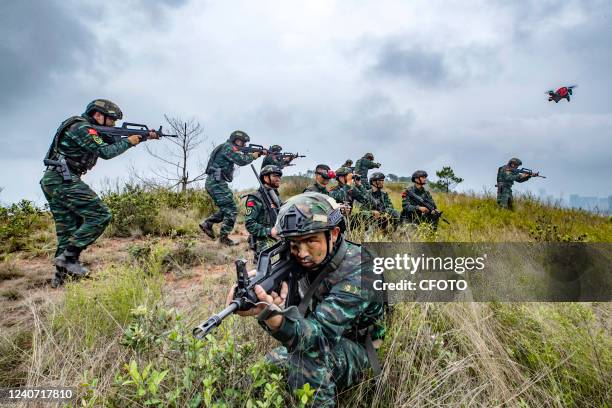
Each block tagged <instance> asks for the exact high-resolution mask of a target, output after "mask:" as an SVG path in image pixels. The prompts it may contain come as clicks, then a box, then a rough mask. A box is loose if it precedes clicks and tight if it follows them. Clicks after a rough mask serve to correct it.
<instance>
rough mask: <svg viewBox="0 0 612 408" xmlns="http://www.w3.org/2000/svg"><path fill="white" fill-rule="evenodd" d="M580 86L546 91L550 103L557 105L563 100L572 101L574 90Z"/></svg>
mask: <svg viewBox="0 0 612 408" xmlns="http://www.w3.org/2000/svg"><path fill="white" fill-rule="evenodd" d="M577 86H578V85H570V86H562V87H561V88H559V89H557V90H556V91H553V90H552V89H551V90H549V91H546V93H547V94H548V102H550V101H555V103H559V101H560V100H561V99H567V101H568V102H569V101H570V95H572V89H574V88H576V87H577Z"/></svg>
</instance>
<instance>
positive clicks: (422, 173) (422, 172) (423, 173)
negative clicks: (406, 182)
mask: <svg viewBox="0 0 612 408" xmlns="http://www.w3.org/2000/svg"><path fill="white" fill-rule="evenodd" d="M419 177H427V172H426V171H425V170H417V171H415V172H414V173H412V177H411V180H412V182H413V183H414V181H415V180H416V179H417V178H419Z"/></svg>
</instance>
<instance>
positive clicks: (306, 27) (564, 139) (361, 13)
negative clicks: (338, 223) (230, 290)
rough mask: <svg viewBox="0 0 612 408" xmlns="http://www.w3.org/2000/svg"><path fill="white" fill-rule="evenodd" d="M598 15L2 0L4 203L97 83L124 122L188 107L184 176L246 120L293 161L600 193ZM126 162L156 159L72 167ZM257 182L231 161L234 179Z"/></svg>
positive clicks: (21, 189) (602, 16)
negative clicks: (370, 158)
mask: <svg viewBox="0 0 612 408" xmlns="http://www.w3.org/2000/svg"><path fill="white" fill-rule="evenodd" d="M153 4H154V5H153ZM611 11H612V2H610V1H607V0H602V1H563V2H559V1H543V0H534V1H523V2H520V1H519V2H506V1H469V2H466V1H430V0H428V1H410V2H407V1H376V2H374V1H369V2H366V1H312V0H311V1H304V2H295V1H277V2H274V1H257V2H254V1H216V2H209V1H195V0H192V1H188V0H184V1H180V0H174V1H172V0H166V1H157V2H153V1H145V0H131V1H125V0H124V1H113V0H106V1H104V2H99V1H78V2H76V1H66V0H62V1H60V0H44V1H43V0H39V1H34V0H9V1H3V2H1V3H0V38H2V40H1V41H0V60H1V61H2V62H1V64H0V91H1V92H0V123H1V124H2V131H1V132H0V163H1V167H0V187H3V188H4V190H3V191H2V192H1V193H0V201H1V202H4V203H7V202H13V201H16V200H19V199H21V198H28V199H33V200H36V201H38V202H44V198H43V196H42V192H41V191H40V187H39V185H38V181H39V179H40V177H41V175H42V171H43V165H42V158H43V156H44V155H45V153H46V150H47V148H48V146H49V144H50V142H51V138H52V136H53V134H54V132H55V129H56V128H57V126H58V125H59V123H60V122H61V121H62V120H64V119H66V118H67V117H69V116H72V115H75V114H77V115H78V114H81V113H82V112H83V110H84V107H85V106H86V104H87V103H88V102H90V101H91V100H92V99H95V98H98V97H100V98H108V99H111V100H113V101H115V102H116V103H118V104H119V106H120V107H121V108H122V110H123V112H124V118H125V119H126V120H128V121H130V122H141V123H147V124H149V125H150V126H158V125H159V124H163V115H164V114H169V115H171V116H175V115H178V116H182V117H185V118H191V117H193V118H196V119H197V120H198V121H199V122H200V123H201V124H202V125H203V127H204V129H205V134H206V136H207V137H208V142H206V143H205V144H203V145H202V146H201V148H200V149H199V150H198V152H196V154H195V155H194V158H193V164H192V165H193V170H192V174H193V173H195V172H197V166H198V159H199V161H201V162H205V161H206V153H207V151H209V150H210V145H211V143H215V144H217V143H220V142H222V141H224V140H225V139H227V137H228V135H229V133H230V132H231V131H233V130H235V129H242V130H244V131H246V132H247V133H248V134H249V135H250V136H251V141H252V142H254V143H258V144H262V145H270V144H274V143H278V144H281V145H282V146H283V147H284V150H286V151H294V152H295V151H297V152H299V153H302V154H306V155H307V156H308V157H307V158H306V159H300V160H297V161H296V162H295V163H297V166H295V167H291V168H290V170H289V171H288V173H289V174H291V173H296V172H298V171H305V170H308V169H310V168H312V167H313V166H314V165H315V164H316V163H319V162H321V163H328V164H330V165H331V166H332V167H334V168H335V167H337V166H339V165H340V164H341V163H343V162H344V160H346V159H347V158H352V159H353V160H356V159H358V158H359V157H361V156H362V155H363V154H364V153H365V152H372V153H374V155H375V157H376V160H377V161H380V162H381V163H382V164H383V166H382V167H381V171H383V172H385V173H395V174H398V175H410V174H411V173H412V172H413V171H414V170H416V169H425V170H427V171H428V172H429V173H430V174H433V173H434V172H435V170H437V169H440V168H441V167H442V166H444V165H450V166H452V168H453V169H455V172H456V173H457V174H458V175H459V176H461V177H463V178H464V179H465V181H464V183H462V185H461V186H460V188H459V190H469V189H471V190H475V191H479V192H482V191H483V188H488V189H490V190H492V189H493V185H494V184H495V175H496V171H497V167H498V166H500V165H502V164H504V163H505V162H506V161H507V160H508V159H509V158H510V157H513V156H517V157H520V158H521V159H522V160H523V164H524V166H525V167H528V168H533V169H536V170H540V171H541V172H542V173H543V174H544V175H546V176H548V178H547V179H535V180H533V181H530V182H528V183H525V184H522V185H520V186H518V187H517V190H518V191H524V190H525V189H527V188H528V189H531V190H532V191H537V190H538V189H540V188H545V189H546V191H547V193H549V194H555V195H558V194H559V193H560V192H564V193H565V195H566V196H567V195H568V194H570V193H578V194H582V195H599V196H607V195H609V194H612V178H611V177H610V176H611V175H612V174H611V173H612V172H611V170H612V160H611V157H612V155H611V153H610V152H612V104H611V103H610V91H611V90H612V80H611V79H610V72H612V64H611V62H612V45H611V44H612V42H611V41H610V38H612V26H611V22H610V18H611V15H612V13H611ZM567 84H578V85H579V87H578V88H577V89H576V92H575V94H574V97H573V99H572V101H571V103H567V102H566V101H561V102H559V103H558V104H555V103H553V102H547V95H545V91H546V90H547V89H550V88H556V87H559V86H562V85H567ZM149 143H150V145H153V144H154V143H156V144H157V145H156V146H157V147H159V145H160V144H163V143H168V142H164V141H158V142H155V141H152V142H149ZM153 146H155V145H153ZM131 163H132V164H134V165H135V166H136V167H138V168H140V169H142V171H143V172H149V171H150V170H149V169H150V168H151V166H153V165H154V160H153V159H151V158H150V157H149V156H148V155H147V153H146V151H145V149H144V148H143V147H141V146H138V147H137V148H134V149H130V150H128V152H126V153H125V154H123V155H122V156H120V157H117V158H115V159H113V160H110V161H104V160H100V161H99V163H98V165H97V166H96V167H95V168H94V169H93V170H92V171H91V172H90V173H88V174H87V175H86V176H85V177H84V179H85V180H86V181H87V182H89V183H90V184H92V186H93V187H94V188H96V189H98V190H99V189H100V188H101V187H102V185H103V180H105V179H111V180H113V179H116V178H118V177H125V176H126V174H127V173H128V169H129V166H130V164H131ZM433 178H434V179H435V177H433ZM254 184H255V180H254V177H253V175H252V174H251V172H250V170H246V169H243V170H242V171H241V172H240V173H239V176H238V177H237V179H236V181H235V183H234V186H235V187H236V188H242V187H247V186H251V185H254Z"/></svg>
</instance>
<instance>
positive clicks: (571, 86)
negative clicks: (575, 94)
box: [567, 85, 578, 89]
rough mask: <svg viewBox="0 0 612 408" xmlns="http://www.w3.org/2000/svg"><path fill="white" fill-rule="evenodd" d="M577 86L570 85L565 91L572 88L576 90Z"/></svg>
mask: <svg viewBox="0 0 612 408" xmlns="http://www.w3.org/2000/svg"><path fill="white" fill-rule="evenodd" d="M577 86H578V85H570V86H568V87H567V89H572V88H576V87H577Z"/></svg>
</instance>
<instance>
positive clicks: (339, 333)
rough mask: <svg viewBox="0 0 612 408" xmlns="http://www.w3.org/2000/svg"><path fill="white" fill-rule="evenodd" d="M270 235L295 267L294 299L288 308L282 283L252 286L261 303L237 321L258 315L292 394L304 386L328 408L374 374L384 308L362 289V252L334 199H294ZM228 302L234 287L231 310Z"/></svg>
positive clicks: (313, 195) (301, 196)
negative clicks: (282, 243)
mask: <svg viewBox="0 0 612 408" xmlns="http://www.w3.org/2000/svg"><path fill="white" fill-rule="evenodd" d="M275 228H276V230H277V231H278V234H279V235H280V236H281V237H282V239H284V240H287V241H288V243H289V247H290V250H291V256H292V257H293V259H294V260H295V262H296V267H295V268H296V270H295V276H298V277H300V278H299V281H298V282H289V285H298V287H299V288H300V290H299V293H300V296H299V299H295V300H294V301H293V302H292V304H285V303H286V302H285V300H286V299H287V295H288V293H289V290H290V287H289V285H288V284H287V283H286V282H285V283H283V284H282V286H281V289H280V291H279V292H280V293H276V292H271V293H266V292H265V290H264V289H263V288H262V287H261V286H256V288H255V293H256V295H257V297H258V299H259V300H260V302H263V303H265V304H260V305H259V306H257V307H255V308H253V309H251V310H248V311H244V312H238V314H239V315H241V316H257V319H258V321H259V324H260V325H261V326H262V328H263V329H264V330H266V332H268V334H269V335H270V336H272V337H273V338H275V339H276V340H278V341H279V342H280V343H281V347H278V348H276V349H275V350H273V351H272V352H271V353H269V354H268V356H267V359H268V361H270V362H272V363H273V364H276V365H278V366H280V367H281V368H283V369H285V370H286V378H287V382H288V385H289V387H290V388H291V389H292V390H295V389H298V388H301V387H303V386H304V384H306V383H308V384H310V386H311V387H313V388H316V392H315V395H314V406H316V407H333V406H334V405H335V403H336V394H337V392H338V391H341V390H343V389H346V388H348V387H350V386H353V385H355V384H356V383H357V382H358V381H359V380H360V378H361V377H362V376H363V373H364V371H365V370H366V369H367V368H368V367H370V365H371V364H372V366H373V367H375V368H376V367H378V360H377V357H376V352H375V347H376V345H379V344H380V342H381V339H382V337H383V336H384V330H383V327H382V325H381V319H382V316H383V305H382V303H380V302H379V301H376V300H373V299H372V297H371V296H370V295H371V293H368V290H367V289H365V288H364V287H363V286H362V280H363V279H364V278H365V276H363V275H362V269H361V246H359V245H357V244H354V243H352V242H348V241H346V240H345V239H344V237H343V230H344V219H343V217H342V215H341V214H340V212H339V208H338V205H337V203H336V202H335V201H334V200H333V199H331V198H330V197H327V196H325V195H322V194H318V193H304V194H299V195H297V196H294V197H291V198H290V199H289V200H288V201H287V202H286V203H285V204H283V206H282V207H281V209H280V213H279V215H278V219H277V222H276V226H275ZM253 272H254V271H252V272H251V273H253ZM291 293H293V291H292V292H291ZM232 298H233V288H232V290H230V291H229V293H228V303H229V302H230V301H231V300H232ZM369 356H370V358H369Z"/></svg>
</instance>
